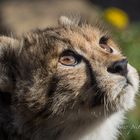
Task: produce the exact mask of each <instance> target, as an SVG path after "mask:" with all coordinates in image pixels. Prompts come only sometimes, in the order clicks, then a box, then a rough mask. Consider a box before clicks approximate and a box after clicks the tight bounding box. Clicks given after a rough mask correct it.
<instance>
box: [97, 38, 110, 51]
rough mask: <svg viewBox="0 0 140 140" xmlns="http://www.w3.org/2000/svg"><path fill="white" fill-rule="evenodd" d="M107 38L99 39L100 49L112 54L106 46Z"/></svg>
mask: <svg viewBox="0 0 140 140" xmlns="http://www.w3.org/2000/svg"><path fill="white" fill-rule="evenodd" d="M108 39H109V38H108V37H106V36H103V37H101V39H100V41H99V45H100V47H101V48H103V49H104V50H105V51H107V52H109V53H113V50H112V48H111V47H110V46H109V45H108V44H107V42H108Z"/></svg>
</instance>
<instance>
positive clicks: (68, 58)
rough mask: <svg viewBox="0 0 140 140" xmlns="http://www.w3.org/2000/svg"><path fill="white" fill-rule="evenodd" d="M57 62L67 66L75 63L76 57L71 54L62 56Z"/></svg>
mask: <svg viewBox="0 0 140 140" xmlns="http://www.w3.org/2000/svg"><path fill="white" fill-rule="evenodd" d="M59 62H60V63H61V64H63V65H67V66H72V65H75V64H76V63H77V61H76V59H75V58H74V57H73V56H62V57H61V58H60V60H59Z"/></svg>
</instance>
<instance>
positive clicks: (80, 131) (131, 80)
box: [0, 16, 139, 140]
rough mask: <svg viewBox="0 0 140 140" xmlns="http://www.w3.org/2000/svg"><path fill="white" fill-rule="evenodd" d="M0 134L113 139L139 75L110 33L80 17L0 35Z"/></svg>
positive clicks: (24, 138) (32, 139)
mask: <svg viewBox="0 0 140 140" xmlns="http://www.w3.org/2000/svg"><path fill="white" fill-rule="evenodd" d="M0 73H1V74H0V130H1V131H0V139H2V140H7V137H8V140H15V139H18V140H115V139H117V136H118V129H119V127H120V126H121V125H122V124H123V118H124V115H125V112H126V111H128V110H129V109H132V108H133V107H134V105H135V101H134V100H135V94H136V93H137V92H138V84H139V78H138V74H137V71H136V70H135V69H134V68H133V67H132V66H131V65H130V64H129V63H128V61H127V58H126V57H125V56H123V55H122V53H121V51H120V49H119V48H118V46H117V45H116V44H115V43H114V41H113V40H112V39H111V37H109V36H108V35H106V34H105V33H103V32H102V31H101V30H100V29H98V28H97V27H94V26H91V25H89V24H87V23H85V22H84V23H83V22H82V21H81V20H80V19H79V18H71V17H69V18H68V17H65V16H62V17H61V18H60V19H59V26H58V27H55V28H46V29H43V30H35V31H32V32H29V33H27V34H25V35H23V36H22V37H20V38H8V37H0Z"/></svg>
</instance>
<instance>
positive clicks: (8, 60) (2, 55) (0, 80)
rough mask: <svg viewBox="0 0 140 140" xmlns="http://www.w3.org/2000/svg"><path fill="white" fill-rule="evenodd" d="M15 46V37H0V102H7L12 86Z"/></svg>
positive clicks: (16, 44)
mask: <svg viewBox="0 0 140 140" xmlns="http://www.w3.org/2000/svg"><path fill="white" fill-rule="evenodd" d="M17 46H18V41H17V40H16V39H13V38H10V37H5V36H2V37H0V104H1V102H4V103H7V102H8V101H7V99H9V96H10V95H9V94H10V93H11V92H12V91H13V88H14V81H15V80H14V65H15V63H16V57H15V56H16V55H15V50H16V48H17ZM7 96H8V97H7Z"/></svg>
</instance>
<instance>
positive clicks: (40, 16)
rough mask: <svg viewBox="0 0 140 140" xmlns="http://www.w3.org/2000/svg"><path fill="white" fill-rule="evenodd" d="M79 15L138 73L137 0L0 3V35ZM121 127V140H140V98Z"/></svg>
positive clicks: (139, 28)
mask: <svg viewBox="0 0 140 140" xmlns="http://www.w3.org/2000/svg"><path fill="white" fill-rule="evenodd" d="M71 11H72V13H75V12H78V13H80V14H82V15H84V16H85V17H87V19H89V20H90V21H91V22H95V21H97V19H98V20H99V21H100V20H101V21H102V23H104V24H103V25H105V26H106V27H107V29H109V30H110V32H111V33H112V34H113V36H114V38H115V40H116V41H117V42H118V44H119V45H120V47H121V48H122V50H123V52H124V54H125V55H126V56H127V57H128V59H129V62H130V63H131V64H132V65H133V66H134V67H135V68H136V69H137V70H138V71H139V73H140V2H139V1H138V0H133V1H132V0H127V1H122V0H121V1H119V0H107V1H105V0H40V1H38V0H20V1H19V0H9V1H8V0H0V34H2V35H3V34H6V35H9V34H10V35H11V33H12V34H13V33H14V32H15V33H16V34H17V35H18V34H19V35H20V34H22V33H24V32H26V31H29V30H31V29H33V28H36V27H39V28H45V27H47V26H53V25H56V24H57V18H58V16H59V15H61V14H62V13H66V12H71ZM136 100H137V106H136V108H135V109H134V110H133V111H131V112H130V113H129V114H128V118H127V119H126V123H125V124H124V125H123V126H122V130H121V131H123V133H121V135H120V140H139V139H140V96H139V95H137V98H136Z"/></svg>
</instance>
